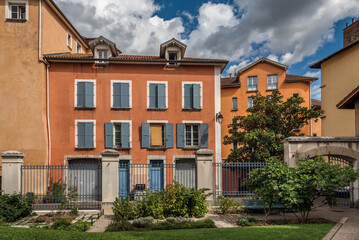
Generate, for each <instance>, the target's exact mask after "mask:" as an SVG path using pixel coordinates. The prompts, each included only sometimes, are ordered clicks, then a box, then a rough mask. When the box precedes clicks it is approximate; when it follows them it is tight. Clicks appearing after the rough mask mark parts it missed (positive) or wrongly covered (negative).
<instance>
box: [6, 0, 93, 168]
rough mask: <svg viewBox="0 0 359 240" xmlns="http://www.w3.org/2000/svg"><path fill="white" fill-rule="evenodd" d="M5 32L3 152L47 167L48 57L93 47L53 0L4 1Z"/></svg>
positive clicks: (83, 50) (28, 162) (86, 50)
mask: <svg viewBox="0 0 359 240" xmlns="http://www.w3.org/2000/svg"><path fill="white" fill-rule="evenodd" d="M0 29H1V31H0V72H1V75H0V103H1V105H0V113H1V114H0V131H1V135H0V152H4V151H7V150H18V151H21V152H23V153H24V154H25V155H26V162H25V164H47V163H48V159H49V158H48V155H49V153H48V147H49V146H48V143H49V139H48V131H47V129H48V125H47V91H46V89H47V81H46V80H47V68H48V67H51V66H49V65H48V63H46V62H44V61H43V58H42V57H43V55H44V54H51V53H60V52H72V53H76V52H77V51H82V52H88V51H89V47H88V45H87V43H86V41H85V40H84V39H83V38H82V37H81V36H80V34H79V33H78V32H77V31H76V29H75V28H74V27H73V26H72V25H71V23H70V22H69V21H68V20H67V19H66V17H65V16H64V15H63V14H62V13H61V11H60V10H59V9H58V7H57V6H56V5H55V3H54V2H53V1H52V0H1V1H0ZM0 175H1V173H0Z"/></svg>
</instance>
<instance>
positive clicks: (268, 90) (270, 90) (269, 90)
mask: <svg viewBox="0 0 359 240" xmlns="http://www.w3.org/2000/svg"><path fill="white" fill-rule="evenodd" d="M275 90H278V88H275V89H267V90H266V92H272V91H275Z"/></svg>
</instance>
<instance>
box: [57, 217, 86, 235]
mask: <svg viewBox="0 0 359 240" xmlns="http://www.w3.org/2000/svg"><path fill="white" fill-rule="evenodd" d="M53 220H54V224H53V225H52V226H51V229H56V230H63V231H78V232H85V231H87V230H88V229H89V228H90V226H91V224H90V223H87V222H84V221H82V220H79V221H77V222H76V223H73V224H72V223H71V220H70V219H66V218H61V217H58V218H54V219H53Z"/></svg>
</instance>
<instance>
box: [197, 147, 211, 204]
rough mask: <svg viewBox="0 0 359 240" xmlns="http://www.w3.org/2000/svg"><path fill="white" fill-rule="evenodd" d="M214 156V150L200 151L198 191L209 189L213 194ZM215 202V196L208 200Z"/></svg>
mask: <svg viewBox="0 0 359 240" xmlns="http://www.w3.org/2000/svg"><path fill="white" fill-rule="evenodd" d="M213 154H214V152H213V151H212V150H208V149H200V150H198V151H197V152H196V153H195V155H196V165H197V189H201V188H207V189H209V192H210V193H213V174H214V171H213ZM207 200H213V196H210V197H208V198H207Z"/></svg>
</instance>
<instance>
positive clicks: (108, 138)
mask: <svg viewBox="0 0 359 240" xmlns="http://www.w3.org/2000/svg"><path fill="white" fill-rule="evenodd" d="M105 148H113V124H112V123H105Z"/></svg>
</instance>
